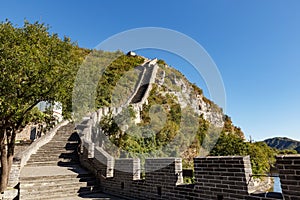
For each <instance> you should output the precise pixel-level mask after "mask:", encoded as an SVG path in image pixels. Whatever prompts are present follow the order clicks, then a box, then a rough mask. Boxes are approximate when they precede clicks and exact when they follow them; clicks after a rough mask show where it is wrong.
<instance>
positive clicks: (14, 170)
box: [0, 121, 69, 200]
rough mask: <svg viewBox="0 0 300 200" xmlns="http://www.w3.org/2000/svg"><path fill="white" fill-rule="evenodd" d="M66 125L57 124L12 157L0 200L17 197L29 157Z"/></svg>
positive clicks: (62, 123)
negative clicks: (18, 187) (5, 186)
mask: <svg viewBox="0 0 300 200" xmlns="http://www.w3.org/2000/svg"><path fill="white" fill-rule="evenodd" d="M68 123H69V121H63V122H61V123H59V124H58V125H57V126H55V127H54V128H53V129H52V130H51V131H49V132H48V133H46V134H45V135H43V136H42V137H40V138H38V139H37V140H35V141H34V142H33V143H31V145H30V146H29V147H28V148H27V149H26V150H24V151H21V152H19V153H17V154H16V155H15V156H14V159H13V163H12V167H11V171H10V174H9V179H8V188H7V191H5V192H4V194H1V195H0V199H7V200H9V199H14V198H15V197H16V196H17V195H18V190H17V189H15V188H16V187H17V186H18V184H19V182H20V172H21V170H22V168H23V167H24V165H26V163H27V161H28V160H29V158H30V156H31V155H32V154H34V153H35V152H36V151H37V150H38V149H39V148H40V147H41V146H43V145H44V144H46V143H48V142H49V141H50V140H51V139H52V138H53V136H54V135H55V134H56V132H57V130H58V129H59V128H60V127H62V126H64V125H67V124H68Z"/></svg>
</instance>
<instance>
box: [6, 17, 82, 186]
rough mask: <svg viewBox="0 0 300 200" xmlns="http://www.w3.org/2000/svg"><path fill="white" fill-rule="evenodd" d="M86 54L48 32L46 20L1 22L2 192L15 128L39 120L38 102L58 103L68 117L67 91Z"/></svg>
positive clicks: (69, 97) (69, 98) (12, 152)
mask: <svg viewBox="0 0 300 200" xmlns="http://www.w3.org/2000/svg"><path fill="white" fill-rule="evenodd" d="M85 52H86V50H82V49H80V48H79V47H77V46H76V45H75V44H74V43H72V42H71V40H70V39H69V38H67V37H65V38H63V39H61V38H59V37H58V35H57V34H50V33H49V32H48V27H47V26H45V25H44V24H40V23H38V22H36V23H33V24H31V23H29V22H27V21H25V22H24V26H22V27H15V26H14V25H13V24H12V23H11V22H9V21H6V22H3V23H0V58H1V59H0V88H1V90H0V147H1V164H2V176H1V185H0V190H1V191H3V190H4V189H5V187H6V183H7V178H8V172H9V169H10V166H11V163H12V156H13V154H14V142H15V135H16V132H17V131H18V129H19V128H21V126H22V124H24V123H25V122H26V121H32V120H39V119H41V118H40V116H38V115H36V114H37V113H36V112H35V111H34V110H33V108H34V107H35V106H36V105H37V104H38V103H39V102H40V101H48V102H54V101H60V102H61V103H63V105H64V107H63V110H64V115H65V116H68V115H70V109H69V108H70V107H71V106H70V104H71V101H70V100H71V95H70V90H72V87H73V79H74V77H75V74H76V72H77V66H78V64H79V63H80V62H81V61H82V60H83V57H84V54H85ZM6 146H7V147H6Z"/></svg>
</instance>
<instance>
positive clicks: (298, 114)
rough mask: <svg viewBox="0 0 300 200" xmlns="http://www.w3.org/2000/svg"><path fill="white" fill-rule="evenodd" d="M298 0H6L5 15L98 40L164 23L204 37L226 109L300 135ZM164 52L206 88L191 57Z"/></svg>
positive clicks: (252, 127)
mask: <svg viewBox="0 0 300 200" xmlns="http://www.w3.org/2000/svg"><path fill="white" fill-rule="evenodd" d="M299 10H300V1H297V0H294V1H293V0H280V1H279V0H264V1H261V0H243V1H241V0H227V1H225V0H218V1H213V0H207V1H206V0H205V1H204V0H194V1H193V0H191V1H170V0H164V1H161V0H154V1H142V0H139V1H135V0H131V1H121V0H120V1H115V0H112V1H96V0H90V1H76V0H73V1H45V0H32V1H27V2H25V1H16V0H10V1H2V2H1V6H0V20H1V21H4V20H5V19H6V18H8V19H9V20H11V21H12V22H13V23H15V24H18V25H22V24H23V20H24V19H27V20H29V21H30V22H33V21H40V22H44V23H46V24H49V25H50V26H51V29H50V30H51V32H55V33H58V34H59V35H60V36H64V35H66V36H69V37H71V38H72V40H74V41H77V42H78V44H79V45H80V46H82V47H87V48H94V47H95V46H97V45H98V44H99V43H100V42H102V41H103V40H105V39H107V38H108V37H110V36H112V35H114V34H117V33H119V32H122V31H125V30H128V29H132V28H139V27H148V26H151V27H164V28H169V29H173V30H176V31H179V32H182V33H184V34H186V35H188V36H190V37H191V38H193V39H195V40H196V41H197V42H198V43H200V44H201V45H202V46H203V47H204V48H205V49H206V51H207V52H208V53H209V54H210V56H211V57H212V59H213V60H214V61H215V63H216V64H217V66H218V68H219V71H220V73H221V75H222V78H223V81H224V85H225V89H226V95H227V106H226V112H227V114H228V115H229V116H231V118H232V120H233V121H234V123H235V124H236V125H237V126H240V127H241V128H242V129H243V131H244V132H245V135H246V137H247V138H249V136H250V135H251V136H252V137H253V138H254V139H255V140H261V139H265V138H269V137H274V136H287V137H291V138H294V139H298V140H300V134H299V132H300V131H299V130H300V120H299V119H300V106H299V102H300V92H299V89H298V87H299V86H300V78H299V75H300V12H299ZM143 53H144V54H145V56H153V55H155V57H158V58H162V59H165V60H166V61H167V62H168V63H169V64H171V65H172V66H174V67H178V68H179V69H180V70H181V71H182V72H183V73H184V74H185V75H186V76H187V77H188V78H191V79H192V80H191V81H192V82H196V83H197V84H198V85H199V86H200V87H202V88H204V91H205V92H206V93H207V91H206V86H205V85H204V83H203V81H201V77H195V76H194V75H193V74H194V73H193V72H192V71H191V70H190V66H189V64H188V63H187V62H185V61H184V60H182V59H180V58H176V57H174V56H173V55H170V54H168V53H165V52H159V51H157V52H153V51H148V52H147V51H144V52H143Z"/></svg>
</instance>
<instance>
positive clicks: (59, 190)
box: [20, 185, 100, 197]
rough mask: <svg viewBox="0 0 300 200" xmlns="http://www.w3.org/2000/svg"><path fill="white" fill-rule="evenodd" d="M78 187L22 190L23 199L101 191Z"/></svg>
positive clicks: (94, 188)
mask: <svg viewBox="0 0 300 200" xmlns="http://www.w3.org/2000/svg"><path fill="white" fill-rule="evenodd" d="M76 186H77V185H65V186H63V185H61V186H58V187H49V188H48V189H45V190H26V189H23V190H21V191H20V192H21V194H22V195H21V196H23V197H28V196H44V197H49V196H51V195H53V194H56V195H57V194H62V195H64V194H66V193H70V194H78V193H80V194H82V195H85V194H87V193H90V192H94V191H97V192H98V191H100V189H99V188H98V187H94V186H81V187H80V186H79V187H76Z"/></svg>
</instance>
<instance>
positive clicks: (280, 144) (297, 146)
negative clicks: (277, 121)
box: [264, 137, 300, 153]
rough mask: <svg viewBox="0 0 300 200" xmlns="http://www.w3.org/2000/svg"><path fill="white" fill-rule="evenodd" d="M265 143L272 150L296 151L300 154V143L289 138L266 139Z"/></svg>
mask: <svg viewBox="0 0 300 200" xmlns="http://www.w3.org/2000/svg"><path fill="white" fill-rule="evenodd" d="M264 142H265V143H266V144H267V145H268V146H269V147H272V148H275V149H278V150H296V151H297V152H298V153H300V141H297V140H294V139H291V138H287V137H274V138H269V139H265V140H264Z"/></svg>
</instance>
